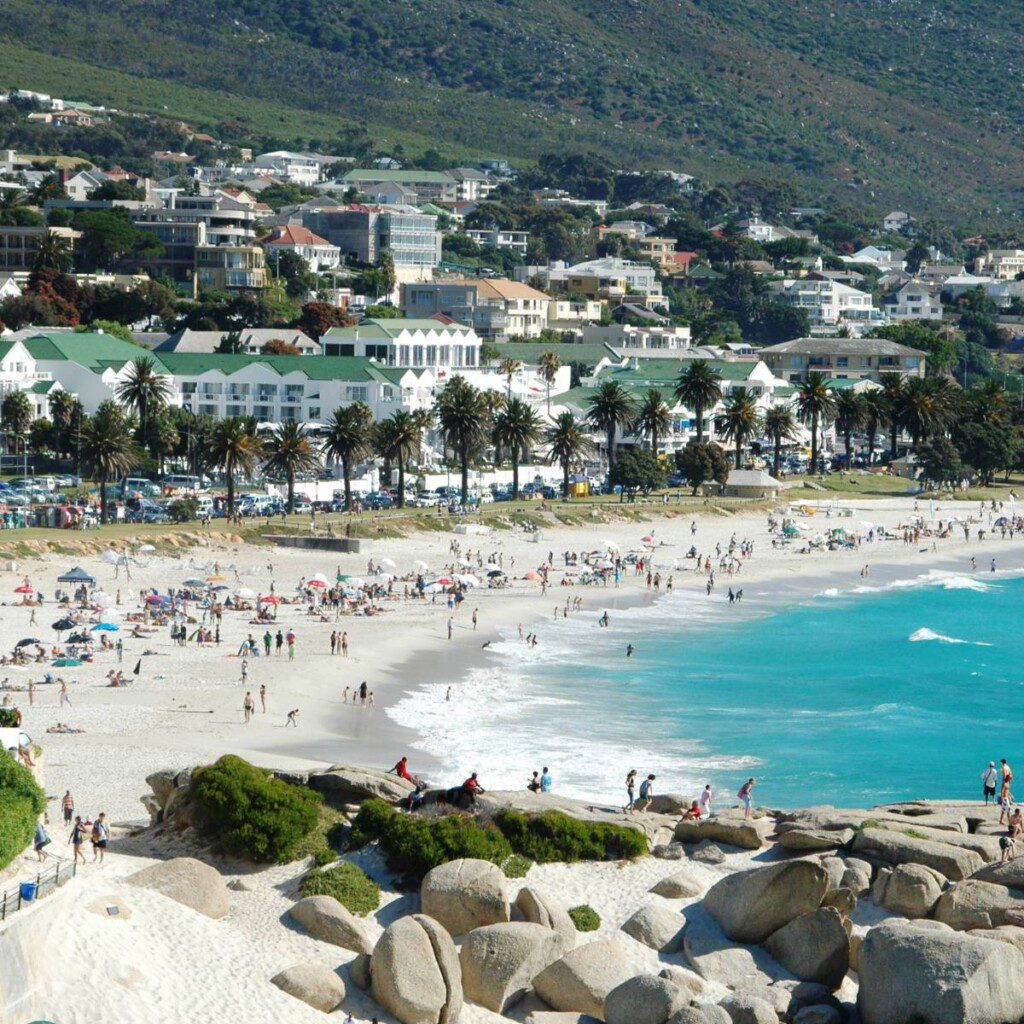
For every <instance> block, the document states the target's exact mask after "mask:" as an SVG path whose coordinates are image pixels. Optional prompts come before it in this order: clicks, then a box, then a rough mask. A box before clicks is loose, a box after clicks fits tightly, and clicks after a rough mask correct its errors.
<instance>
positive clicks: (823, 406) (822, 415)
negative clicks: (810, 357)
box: [796, 370, 836, 473]
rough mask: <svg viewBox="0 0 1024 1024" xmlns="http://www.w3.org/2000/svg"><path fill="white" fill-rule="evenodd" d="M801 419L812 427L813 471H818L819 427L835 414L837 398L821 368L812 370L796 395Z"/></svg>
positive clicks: (824, 424) (830, 419)
mask: <svg viewBox="0 0 1024 1024" xmlns="http://www.w3.org/2000/svg"><path fill="white" fill-rule="evenodd" d="M796 407H797V410H798V411H799V413H800V419H801V420H803V422H804V423H807V424H809V425H810V428H811V473H816V472H817V471H818V429H819V428H820V427H824V426H826V425H827V424H828V423H830V422H831V421H832V419H833V417H834V416H835V412H836V400H835V397H834V395H833V394H832V392H831V390H830V389H829V386H828V378H827V377H826V376H825V374H823V373H821V372H820V371H819V370H811V371H810V372H809V373H808V374H807V379H806V380H805V381H804V382H803V383H802V384H801V385H800V389H799V390H798V391H797V395H796Z"/></svg>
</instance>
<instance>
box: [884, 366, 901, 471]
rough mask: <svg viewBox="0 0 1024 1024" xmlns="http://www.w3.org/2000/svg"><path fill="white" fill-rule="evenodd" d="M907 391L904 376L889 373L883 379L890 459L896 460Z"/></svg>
mask: <svg viewBox="0 0 1024 1024" xmlns="http://www.w3.org/2000/svg"><path fill="white" fill-rule="evenodd" d="M905 390H906V381H905V380H904V378H903V375H902V374H899V373H887V374H886V375H885V376H884V377H883V378H882V395H883V398H884V402H885V409H886V410H887V413H888V415H887V422H888V425H889V458H890V459H895V458H896V441H897V438H898V437H899V433H900V430H901V429H902V428H903V424H902V422H901V421H900V416H901V414H902V412H903V394H904V391H905Z"/></svg>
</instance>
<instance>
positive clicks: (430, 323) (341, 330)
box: [320, 317, 472, 342]
mask: <svg viewBox="0 0 1024 1024" xmlns="http://www.w3.org/2000/svg"><path fill="white" fill-rule="evenodd" d="M445 328H451V329H452V330H456V331H469V330H472V328H471V327H467V326H466V325H465V324H458V323H455V322H445V321H444V320H438V319H436V318H435V317H423V318H420V319H416V318H415V317H391V318H382V319H380V320H377V319H374V318H373V317H368V318H367V319H366V320H362V321H360V322H359V323H358V324H356V325H355V326H354V327H332V328H331V329H330V330H329V331H328V332H327V333H326V334H325V335H323V336H322V337H321V339H320V340H321V341H322V342H323V341H365V340H367V339H370V338H397V337H398V336H399V335H400V334H401V333H402V332H403V331H443V330H445Z"/></svg>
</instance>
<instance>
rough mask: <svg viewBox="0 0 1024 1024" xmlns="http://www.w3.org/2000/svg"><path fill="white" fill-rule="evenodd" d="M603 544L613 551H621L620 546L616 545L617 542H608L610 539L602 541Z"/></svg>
mask: <svg viewBox="0 0 1024 1024" xmlns="http://www.w3.org/2000/svg"><path fill="white" fill-rule="evenodd" d="M646 539H647V538H646V537H645V538H644V540H646ZM601 543H602V544H603V545H604V546H605V547H606V548H610V549H612V550H613V551H618V550H619V545H618V544H616V543H615V541H613V540H608V538H607V537H606V538H605V539H604V540H602V541H601Z"/></svg>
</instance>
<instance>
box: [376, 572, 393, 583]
mask: <svg viewBox="0 0 1024 1024" xmlns="http://www.w3.org/2000/svg"><path fill="white" fill-rule="evenodd" d="M394 578H395V577H394V576H392V574H391V573H389V572H379V573H377V579H378V580H380V582H381V583H390V582H391V581H392V580H393V579H394Z"/></svg>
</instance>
